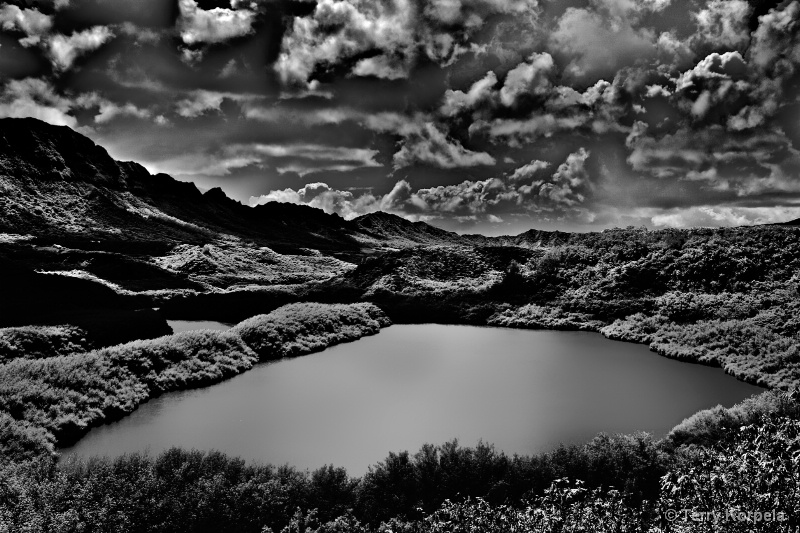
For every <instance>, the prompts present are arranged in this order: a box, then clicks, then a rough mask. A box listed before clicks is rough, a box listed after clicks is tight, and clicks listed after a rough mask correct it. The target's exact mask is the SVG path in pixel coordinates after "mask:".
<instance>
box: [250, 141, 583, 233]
mask: <svg viewBox="0 0 800 533" xmlns="http://www.w3.org/2000/svg"><path fill="white" fill-rule="evenodd" d="M588 157H589V152H588V151H586V150H584V149H580V150H579V151H577V152H575V153H573V154H570V155H569V156H568V157H567V159H566V161H564V163H563V164H561V165H560V166H559V167H558V169H557V170H556V171H555V172H554V173H553V174H552V175H551V176H544V175H542V176H539V174H543V172H542V171H543V170H544V169H545V168H547V167H548V166H549V163H546V162H543V161H532V162H531V163H530V164H529V165H525V166H523V167H520V169H517V171H516V172H514V174H513V175H512V176H511V177H508V178H506V177H501V178H498V177H492V178H488V179H485V180H477V181H470V180H466V181H463V182H461V183H458V184H455V185H442V186H438V187H427V188H422V189H417V190H416V191H415V190H414V189H413V188H412V187H411V185H410V184H409V183H408V181H406V180H400V181H398V182H397V183H396V184H395V185H394V187H393V188H392V190H391V191H390V192H389V193H387V194H385V195H384V196H382V197H376V196H374V195H373V194H362V195H361V196H358V197H356V196H355V195H354V194H353V193H352V192H350V191H339V190H335V189H332V188H331V187H330V186H328V185H327V184H325V183H312V184H309V185H306V186H305V187H303V188H300V189H297V190H295V189H291V188H288V189H283V190H276V191H271V192H270V193H269V194H266V195H263V196H260V197H252V198H251V199H250V205H259V204H264V203H267V202H289V203H296V204H306V205H311V206H313V207H319V208H321V209H324V210H325V211H326V212H328V213H338V214H340V215H342V216H344V217H345V218H354V217H356V216H358V215H362V214H366V213H371V212H373V211H378V210H381V211H388V212H394V213H397V214H400V215H403V216H405V217H406V218H409V219H412V218H413V219H416V220H419V219H431V218H451V219H453V220H461V219H464V220H466V219H467V218H470V219H474V220H477V219H478V218H480V219H482V220H487V221H490V222H495V223H497V222H502V219H501V218H500V216H499V215H502V214H503V213H504V212H508V210H509V209H511V210H514V209H516V208H519V207H522V208H524V209H526V210H528V211H531V212H548V213H563V212H565V211H568V210H569V211H575V210H578V209H580V204H582V203H583V202H584V200H585V197H584V195H583V192H582V191H586V190H587V188H588V187H589V183H588V182H589V176H588V172H587V170H586V167H585V163H586V160H587V158H588ZM465 217H466V218H465Z"/></svg>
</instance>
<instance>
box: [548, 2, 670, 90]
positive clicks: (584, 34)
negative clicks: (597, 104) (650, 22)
mask: <svg viewBox="0 0 800 533" xmlns="http://www.w3.org/2000/svg"><path fill="white" fill-rule="evenodd" d="M629 15H630V12H629V11H627V10H623V11H622V13H620V12H619V11H617V10H613V9H610V8H609V6H607V5H606V6H604V5H602V4H601V5H599V6H596V8H594V9H592V8H574V7H570V8H568V9H567V10H566V12H565V13H564V15H563V16H562V17H561V18H560V19H559V21H558V25H557V26H556V29H555V31H554V32H553V33H552V34H551V36H550V42H551V46H552V47H553V49H554V50H556V51H558V52H559V53H561V54H564V55H566V56H567V57H568V58H569V64H568V65H567V66H566V68H565V73H566V74H567V75H568V76H570V77H572V78H574V79H577V80H581V81H590V82H591V81H595V80H597V79H599V78H602V77H606V76H609V75H613V73H615V72H616V71H617V70H618V69H619V68H620V67H622V66H625V65H632V64H634V63H637V62H646V61H648V60H650V59H652V58H653V57H654V56H655V55H656V53H657V47H656V40H657V38H656V34H655V32H654V31H653V30H652V29H649V28H635V27H633V26H632V25H631V17H630V16H629Z"/></svg>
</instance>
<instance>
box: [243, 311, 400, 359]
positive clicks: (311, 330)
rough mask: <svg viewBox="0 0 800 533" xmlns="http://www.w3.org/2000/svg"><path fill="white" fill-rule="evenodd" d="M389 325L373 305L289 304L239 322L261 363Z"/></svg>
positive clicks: (305, 352) (297, 353)
mask: <svg viewBox="0 0 800 533" xmlns="http://www.w3.org/2000/svg"><path fill="white" fill-rule="evenodd" d="M390 323H391V322H390V321H389V319H388V318H387V317H386V315H384V313H383V311H381V310H380V309H378V308H377V307H376V306H375V305H373V304H368V303H361V304H350V305H336V304H333V305H329V304H314V303H306V304H289V305H285V306H283V307H281V308H280V309H277V310H275V311H273V312H272V313H270V314H268V315H258V316H254V317H253V318H249V319H247V320H245V321H244V322H240V323H239V324H237V325H236V326H234V327H233V328H232V329H231V332H232V333H234V334H237V335H240V336H241V337H242V339H244V342H246V343H247V345H248V346H250V347H251V348H252V349H253V350H255V352H256V353H257V354H258V355H259V357H261V359H262V360H270V359H280V358H282V357H291V356H295V355H301V354H307V353H311V352H315V351H319V350H322V349H324V348H326V347H328V346H330V345H332V344H338V343H340V342H347V341H352V340H355V339H358V338H360V337H363V336H365V335H372V334H375V333H377V332H378V331H379V330H380V329H381V328H382V327H386V326H388V325H389V324H390Z"/></svg>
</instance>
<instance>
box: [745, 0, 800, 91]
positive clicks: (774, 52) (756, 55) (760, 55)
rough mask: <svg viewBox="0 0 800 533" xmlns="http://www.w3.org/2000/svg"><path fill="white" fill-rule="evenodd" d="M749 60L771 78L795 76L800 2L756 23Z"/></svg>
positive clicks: (799, 43) (798, 58)
mask: <svg viewBox="0 0 800 533" xmlns="http://www.w3.org/2000/svg"><path fill="white" fill-rule="evenodd" d="M748 57H749V58H750V60H751V61H752V63H753V64H754V66H756V67H757V68H758V69H759V70H761V71H762V72H765V73H769V74H770V75H772V76H773V77H785V76H787V75H792V74H794V73H795V72H796V71H797V69H798V66H800V2H798V1H796V0H795V1H793V2H790V3H789V4H786V5H785V6H784V7H783V9H773V10H772V11H770V12H769V13H767V14H766V15H763V16H762V17H761V18H760V19H759V24H758V28H756V31H755V32H753V42H752V45H751V47H750V49H749V51H748Z"/></svg>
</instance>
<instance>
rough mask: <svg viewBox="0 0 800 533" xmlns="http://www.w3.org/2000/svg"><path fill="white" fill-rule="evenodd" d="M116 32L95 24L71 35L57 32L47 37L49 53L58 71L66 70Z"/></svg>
mask: <svg viewBox="0 0 800 533" xmlns="http://www.w3.org/2000/svg"><path fill="white" fill-rule="evenodd" d="M112 37H114V34H113V33H112V32H111V30H110V29H109V28H107V27H106V26H94V27H92V28H89V29H88V30H84V31H80V32H75V33H73V34H72V35H70V36H66V35H61V34H56V35H53V36H51V37H49V38H48V39H47V45H46V49H47V55H48V56H49V58H50V61H51V62H52V63H53V67H54V68H55V69H56V70H57V71H61V72H63V71H66V70H69V68H70V67H71V66H72V64H73V63H74V62H75V60H76V59H77V58H78V57H80V56H82V55H84V54H86V53H87V52H91V51H94V50H97V49H98V48H100V47H101V46H103V44H105V43H106V42H107V41H108V40H110V39H111V38H112Z"/></svg>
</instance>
